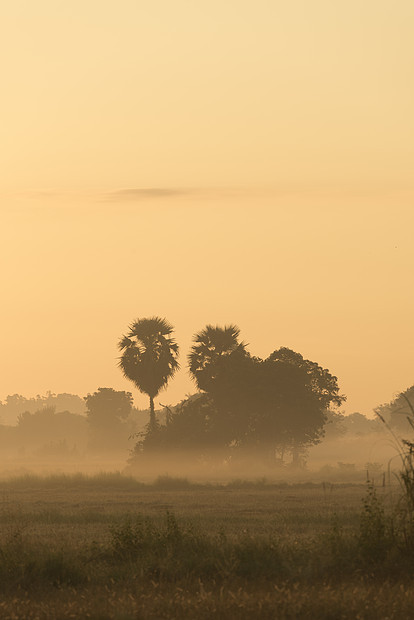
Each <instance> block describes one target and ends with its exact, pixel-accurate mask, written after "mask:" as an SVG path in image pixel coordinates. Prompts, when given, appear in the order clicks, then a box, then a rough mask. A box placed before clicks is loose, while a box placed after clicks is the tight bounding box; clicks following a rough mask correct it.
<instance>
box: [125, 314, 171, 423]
mask: <svg viewBox="0 0 414 620" xmlns="http://www.w3.org/2000/svg"><path fill="white" fill-rule="evenodd" d="M172 332H173V327H172V325H170V323H168V321H167V320H166V319H161V318H159V317H152V318H150V319H138V320H137V321H134V322H133V323H132V324H131V325H130V327H129V332H128V334H127V335H126V336H123V337H122V339H121V340H120V342H119V345H118V346H119V349H120V350H121V351H122V356H121V358H120V362H119V366H120V367H121V369H122V372H123V373H124V376H125V377H126V378H127V379H129V380H130V381H132V382H133V383H134V384H135V385H136V387H137V388H138V389H139V390H140V391H141V392H144V393H145V394H147V395H148V396H149V399H150V422H149V431H150V432H152V431H154V430H155V429H156V427H157V421H156V418H155V409H154V398H155V397H156V396H157V394H158V393H159V391H160V390H161V389H162V388H164V387H166V385H167V383H168V381H169V379H170V378H171V377H172V376H173V375H174V373H175V372H176V370H177V369H178V368H179V364H178V361H177V358H178V344H177V343H176V342H175V340H174V339H173V338H172V336H171V334H172Z"/></svg>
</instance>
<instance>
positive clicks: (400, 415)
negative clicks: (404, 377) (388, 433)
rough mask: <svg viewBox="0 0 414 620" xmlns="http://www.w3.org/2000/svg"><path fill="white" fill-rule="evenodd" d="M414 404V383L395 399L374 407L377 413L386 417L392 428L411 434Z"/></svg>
mask: <svg viewBox="0 0 414 620" xmlns="http://www.w3.org/2000/svg"><path fill="white" fill-rule="evenodd" d="M413 405H414V385H412V386H411V387H409V388H407V389H406V390H404V391H403V392H400V393H399V394H398V395H397V396H396V397H395V398H394V400H392V401H391V402H389V403H386V404H382V405H379V406H378V407H376V408H375V409H374V411H375V413H376V414H377V416H378V415H380V416H382V417H383V418H384V420H385V421H386V423H387V424H388V425H389V426H391V428H392V429H394V430H395V431H398V432H399V433H404V434H407V433H409V434H410V435H411V433H412V430H413V428H412V419H413V416H412V409H411V407H412V406H413Z"/></svg>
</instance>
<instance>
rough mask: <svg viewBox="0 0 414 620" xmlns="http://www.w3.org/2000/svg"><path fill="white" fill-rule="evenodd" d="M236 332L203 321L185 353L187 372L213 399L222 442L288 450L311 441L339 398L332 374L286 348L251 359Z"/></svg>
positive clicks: (313, 441) (317, 434) (319, 430)
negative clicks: (187, 358) (264, 356)
mask: <svg viewBox="0 0 414 620" xmlns="http://www.w3.org/2000/svg"><path fill="white" fill-rule="evenodd" d="M239 335H240V332H239V329H238V328H237V327H236V326H234V325H233V326H228V327H225V328H223V329H222V328H219V327H212V326H211V325H209V326H207V328H206V329H205V330H203V331H202V332H200V333H198V334H196V336H195V337H194V340H195V344H194V345H193V347H192V350H191V352H190V355H189V368H190V373H191V374H192V376H193V378H194V379H195V381H196V383H197V385H198V387H199V388H200V389H202V390H203V391H205V392H206V393H207V394H208V396H209V397H210V398H211V399H212V400H213V401H214V404H215V407H216V409H217V412H218V414H219V415H217V416H216V417H215V418H214V424H215V426H216V427H217V429H220V431H221V436H222V439H223V441H225V442H226V443H227V444H228V445H230V444H232V445H238V446H240V447H243V446H248V445H250V446H252V445H256V446H258V447H259V446H263V447H264V446H267V447H268V448H269V447H271V446H275V445H278V446H285V447H290V448H291V449H292V450H293V449H297V448H300V447H304V446H307V445H311V444H312V443H317V442H318V441H319V440H320V438H321V437H322V435H323V426H324V423H325V421H326V411H327V410H328V408H329V407H330V406H333V407H335V406H339V405H340V404H341V403H342V402H343V401H344V396H341V395H340V394H339V387H338V382H337V378H336V377H334V376H333V375H331V374H330V373H329V371H328V370H327V369H324V368H322V367H321V366H319V365H318V364H317V363H315V362H311V361H310V360H305V359H304V358H303V356H302V355H300V354H299V353H296V352H294V351H292V350H290V349H287V348H281V349H279V350H278V351H275V352H274V353H272V354H271V355H270V356H269V357H268V358H267V359H266V360H261V359H260V358H257V357H252V356H250V355H249V353H248V352H247V351H246V348H245V345H244V344H243V343H240V342H239V340H238V338H239ZM217 435H218V433H215V436H217ZM271 449H273V448H271Z"/></svg>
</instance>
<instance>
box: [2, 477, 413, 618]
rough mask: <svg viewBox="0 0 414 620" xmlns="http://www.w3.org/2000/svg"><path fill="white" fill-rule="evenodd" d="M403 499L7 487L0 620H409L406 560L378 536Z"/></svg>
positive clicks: (28, 483)
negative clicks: (399, 500) (212, 619)
mask: <svg viewBox="0 0 414 620" xmlns="http://www.w3.org/2000/svg"><path fill="white" fill-rule="evenodd" d="M367 498H368V500H367ZM397 500H398V488H397V487H393V488H390V487H384V488H383V487H379V488H378V489H377V490H376V496H375V497H374V499H373V498H372V493H371V496H369V495H368V496H367V488H366V486H364V485H343V484H330V483H329V484H310V483H307V484H295V485H287V484H279V485H277V484H270V483H269V484H267V483H266V482H265V481H260V482H257V483H242V482H234V483H229V484H227V485H223V486H218V485H216V486H214V485H210V486H209V485H192V484H190V483H188V482H187V481H186V480H179V479H169V478H160V479H158V480H157V481H155V482H154V483H153V484H151V485H144V484H142V483H139V482H137V481H136V480H134V479H133V478H128V477H123V476H121V475H117V474H101V475H97V476H91V477H87V476H83V475H57V476H49V477H37V476H23V477H18V478H14V479H8V480H2V481H0V523H1V543H0V588H1V598H0V617H1V618H10V619H11V618H13V619H17V618H22V619H23V618H25V619H26V618H27V619H29V618H33V619H34V618H39V619H43V618H95V619H98V618H99V619H104V618H108V619H109V618H114V619H117V620H121V619H122V620H124V619H125V620H126V619H132V618H135V619H140V620H144V619H146V618H177V619H180V618H188V619H190V618H192V619H194V618H223V619H224V618H226V619H227V618H229V619H232V618H252V619H253V618H254V619H256V618H257V619H258V618H278V619H279V618H280V619H283V618H312V619H315V618H318V619H319V618H321V619H328V618H329V619H336V618H349V619H351V618H353V619H354V618H372V619H374V618H375V619H376V620H377V619H378V618H384V619H385V618H395V619H397V618H398V619H401V618H411V617H414V611H413V610H414V588H413V585H412V579H411V576H410V571H411V574H412V564H413V563H412V562H411V560H410V558H409V557H407V553H403V552H402V551H401V550H399V549H398V548H397V547H396V546H395V545H394V546H393V547H392V548H391V546H388V547H387V544H386V540H387V539H386V536H385V534H384V532H382V530H381V528H383V526H384V523H386V518H387V517H386V515H387V514H388V513H390V514H391V512H392V510H393V506H395V505H397ZM381 515H382V516H381ZM384 515H385V516H384ZM381 519H382V521H381ZM381 532H382V533H381ZM383 534H384V535H383Z"/></svg>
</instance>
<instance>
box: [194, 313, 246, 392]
mask: <svg viewBox="0 0 414 620" xmlns="http://www.w3.org/2000/svg"><path fill="white" fill-rule="evenodd" d="M239 336H240V329H239V328H238V327H237V326H236V325H226V326H225V327H219V326H218V325H216V327H213V325H207V326H206V327H205V329H203V330H202V331H201V332H198V333H197V334H195V336H194V338H193V341H194V342H195V344H194V345H193V346H192V348H191V352H190V354H189V356H188V367H189V370H190V374H191V375H192V377H193V379H194V380H195V382H196V383H197V386H198V388H199V389H200V390H208V389H209V388H210V387H211V383H212V382H213V381H214V379H215V378H216V371H217V370H218V367H219V366H220V362H221V361H222V360H223V359H225V358H227V357H228V356H230V355H234V354H237V353H240V354H242V355H243V356H244V355H246V349H245V348H246V345H245V344H244V343H243V342H239V340H238V338H239Z"/></svg>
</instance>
